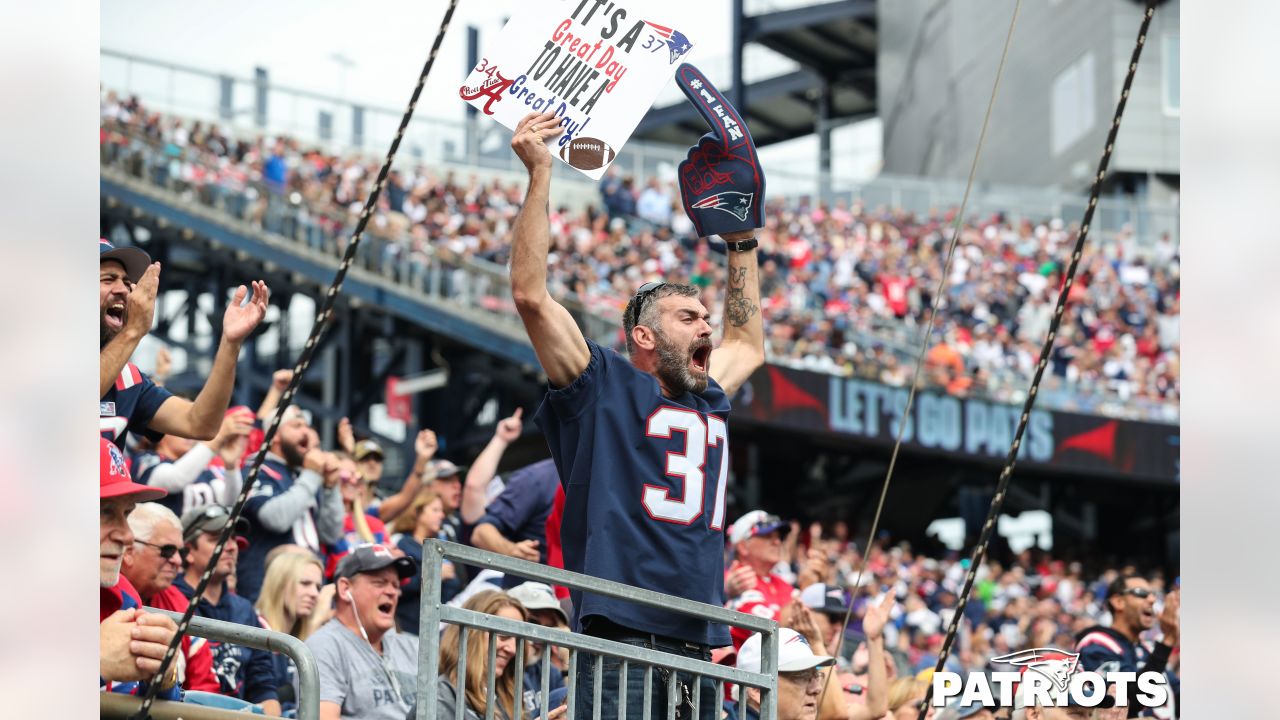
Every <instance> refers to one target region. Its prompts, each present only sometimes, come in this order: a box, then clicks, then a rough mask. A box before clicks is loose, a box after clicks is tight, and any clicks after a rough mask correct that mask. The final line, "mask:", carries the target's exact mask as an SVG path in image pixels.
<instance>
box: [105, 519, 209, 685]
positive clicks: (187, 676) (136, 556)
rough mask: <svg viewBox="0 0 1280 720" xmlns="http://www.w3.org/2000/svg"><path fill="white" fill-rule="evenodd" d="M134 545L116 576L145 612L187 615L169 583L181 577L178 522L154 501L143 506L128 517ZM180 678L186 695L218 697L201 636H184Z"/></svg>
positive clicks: (180, 596)
mask: <svg viewBox="0 0 1280 720" xmlns="http://www.w3.org/2000/svg"><path fill="white" fill-rule="evenodd" d="M129 528H130V529H131V530H133V545H132V546H128V547H126V548H125V550H124V557H123V558H122V560H121V565H120V572H121V573H122V574H123V575H124V576H125V577H126V578H128V580H129V582H130V583H133V587H134V588H135V589H136V590H137V591H138V596H139V597H140V598H141V599H142V604H143V605H146V606H148V607H154V608H160V609H161V610H172V611H174V612H186V610H187V606H188V605H189V604H190V603H189V601H188V600H187V598H186V596H185V595H183V594H182V591H181V590H179V589H178V588H176V587H174V585H173V581H174V580H175V579H176V578H177V577H178V575H179V574H181V573H182V554H183V553H182V522H181V521H180V520H179V519H178V516H177V515H174V514H173V511H172V510H170V509H169V508H167V507H165V506H164V505H161V504H160V503H158V502H148V503H142V504H140V505H138V506H137V507H135V508H134V509H133V512H131V513H129ZM182 658H183V660H184V661H185V667H182V668H180V670H179V675H178V679H179V682H181V683H182V689H184V690H200V691H203V692H213V693H216V692H219V690H220V686H219V685H218V678H217V677H216V676H215V675H214V674H213V653H212V652H210V650H209V643H208V641H206V640H205V639H204V638H202V637H195V636H193V635H184V636H183V638H182Z"/></svg>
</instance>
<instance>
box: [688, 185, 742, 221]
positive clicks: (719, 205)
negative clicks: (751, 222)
mask: <svg viewBox="0 0 1280 720" xmlns="http://www.w3.org/2000/svg"><path fill="white" fill-rule="evenodd" d="M752 195H753V193H740V192H730V191H726V192H721V193H716V194H715V195H708V196H707V197H704V198H702V199H701V200H699V201H698V202H696V203H694V204H693V207H695V208H697V209H698V210H723V211H724V212H727V213H729V214H730V215H732V216H734V217H736V218H738V219H739V220H746V219H747V213H748V212H750V211H751V198H752Z"/></svg>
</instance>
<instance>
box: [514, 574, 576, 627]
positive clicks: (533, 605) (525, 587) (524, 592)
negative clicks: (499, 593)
mask: <svg viewBox="0 0 1280 720" xmlns="http://www.w3.org/2000/svg"><path fill="white" fill-rule="evenodd" d="M507 594H508V595H510V596H511V597H513V598H515V599H516V600H518V601H519V602H520V604H521V605H523V606H524V608H525V609H526V610H552V611H554V612H555V613H556V614H557V615H559V616H560V619H561V620H564V624H565V625H568V624H569V616H568V615H565V613H564V608H562V607H560V601H559V600H557V599H556V591H555V590H552V589H551V586H550V585H547V584H546V583H540V582H533V581H532V580H530V581H528V582H523V583H520V584H519V585H517V586H515V587H513V588H511V589H509V590H507Z"/></svg>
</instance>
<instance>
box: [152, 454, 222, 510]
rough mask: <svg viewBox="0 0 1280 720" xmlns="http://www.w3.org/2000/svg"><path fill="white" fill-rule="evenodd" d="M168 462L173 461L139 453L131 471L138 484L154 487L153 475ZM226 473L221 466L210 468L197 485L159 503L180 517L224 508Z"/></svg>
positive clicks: (196, 482)
mask: <svg viewBox="0 0 1280 720" xmlns="http://www.w3.org/2000/svg"><path fill="white" fill-rule="evenodd" d="M168 462H172V461H170V460H166V459H164V458H162V457H160V455H159V454H158V453H155V452H152V451H150V450H144V451H143V452H140V453H135V454H134V456H133V465H132V468H131V469H132V472H133V478H134V481H135V482H140V483H143V484H144V485H151V484H153V483H152V482H151V480H150V477H151V472H152V471H153V470H155V469H156V468H158V467H160V466H161V465H163V464H165V463H168ZM225 472H226V470H225V469H223V468H221V467H216V468H215V467H211V468H206V469H205V470H204V472H202V473H200V476H199V477H197V478H196V479H195V481H194V482H192V483H191V484H190V485H188V486H186V487H184V488H182V492H180V493H178V492H172V491H171V492H170V493H169V494H168V495H166V496H164V497H162V498H160V499H159V500H156V502H158V503H160V504H161V505H164V506H165V507H167V508H169V509H170V510H172V511H173V512H174V514H175V515H177V516H178V517H182V514H183V513H184V512H186V511H188V510H190V509H192V508H198V507H204V506H205V505H221V504H222V499H223V498H224V497H226V495H227V486H226V481H225V480H224V479H223V474H224V473H225Z"/></svg>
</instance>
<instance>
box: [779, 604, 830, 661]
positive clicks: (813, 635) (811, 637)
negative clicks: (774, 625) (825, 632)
mask: <svg viewBox="0 0 1280 720" xmlns="http://www.w3.org/2000/svg"><path fill="white" fill-rule="evenodd" d="M778 623H779V624H780V625H781V626H782V627H789V628H791V629H792V630H795V631H796V632H798V633H800V634H801V635H803V636H804V639H805V640H808V641H809V646H810V647H811V648H812V649H813V654H814V655H826V654H827V651H828V650H830V649H833V648H828V647H827V644H826V642H825V641H824V640H823V639H822V632H821V631H819V630H818V624H817V623H816V622H814V620H813V611H812V610H810V609H809V608H808V607H807V606H806V605H805V604H804V603H803V602H800V598H795V599H793V600H792V601H791V602H789V603H787V605H786V607H784V608H782V616H781V617H780V618H779V619H778Z"/></svg>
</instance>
